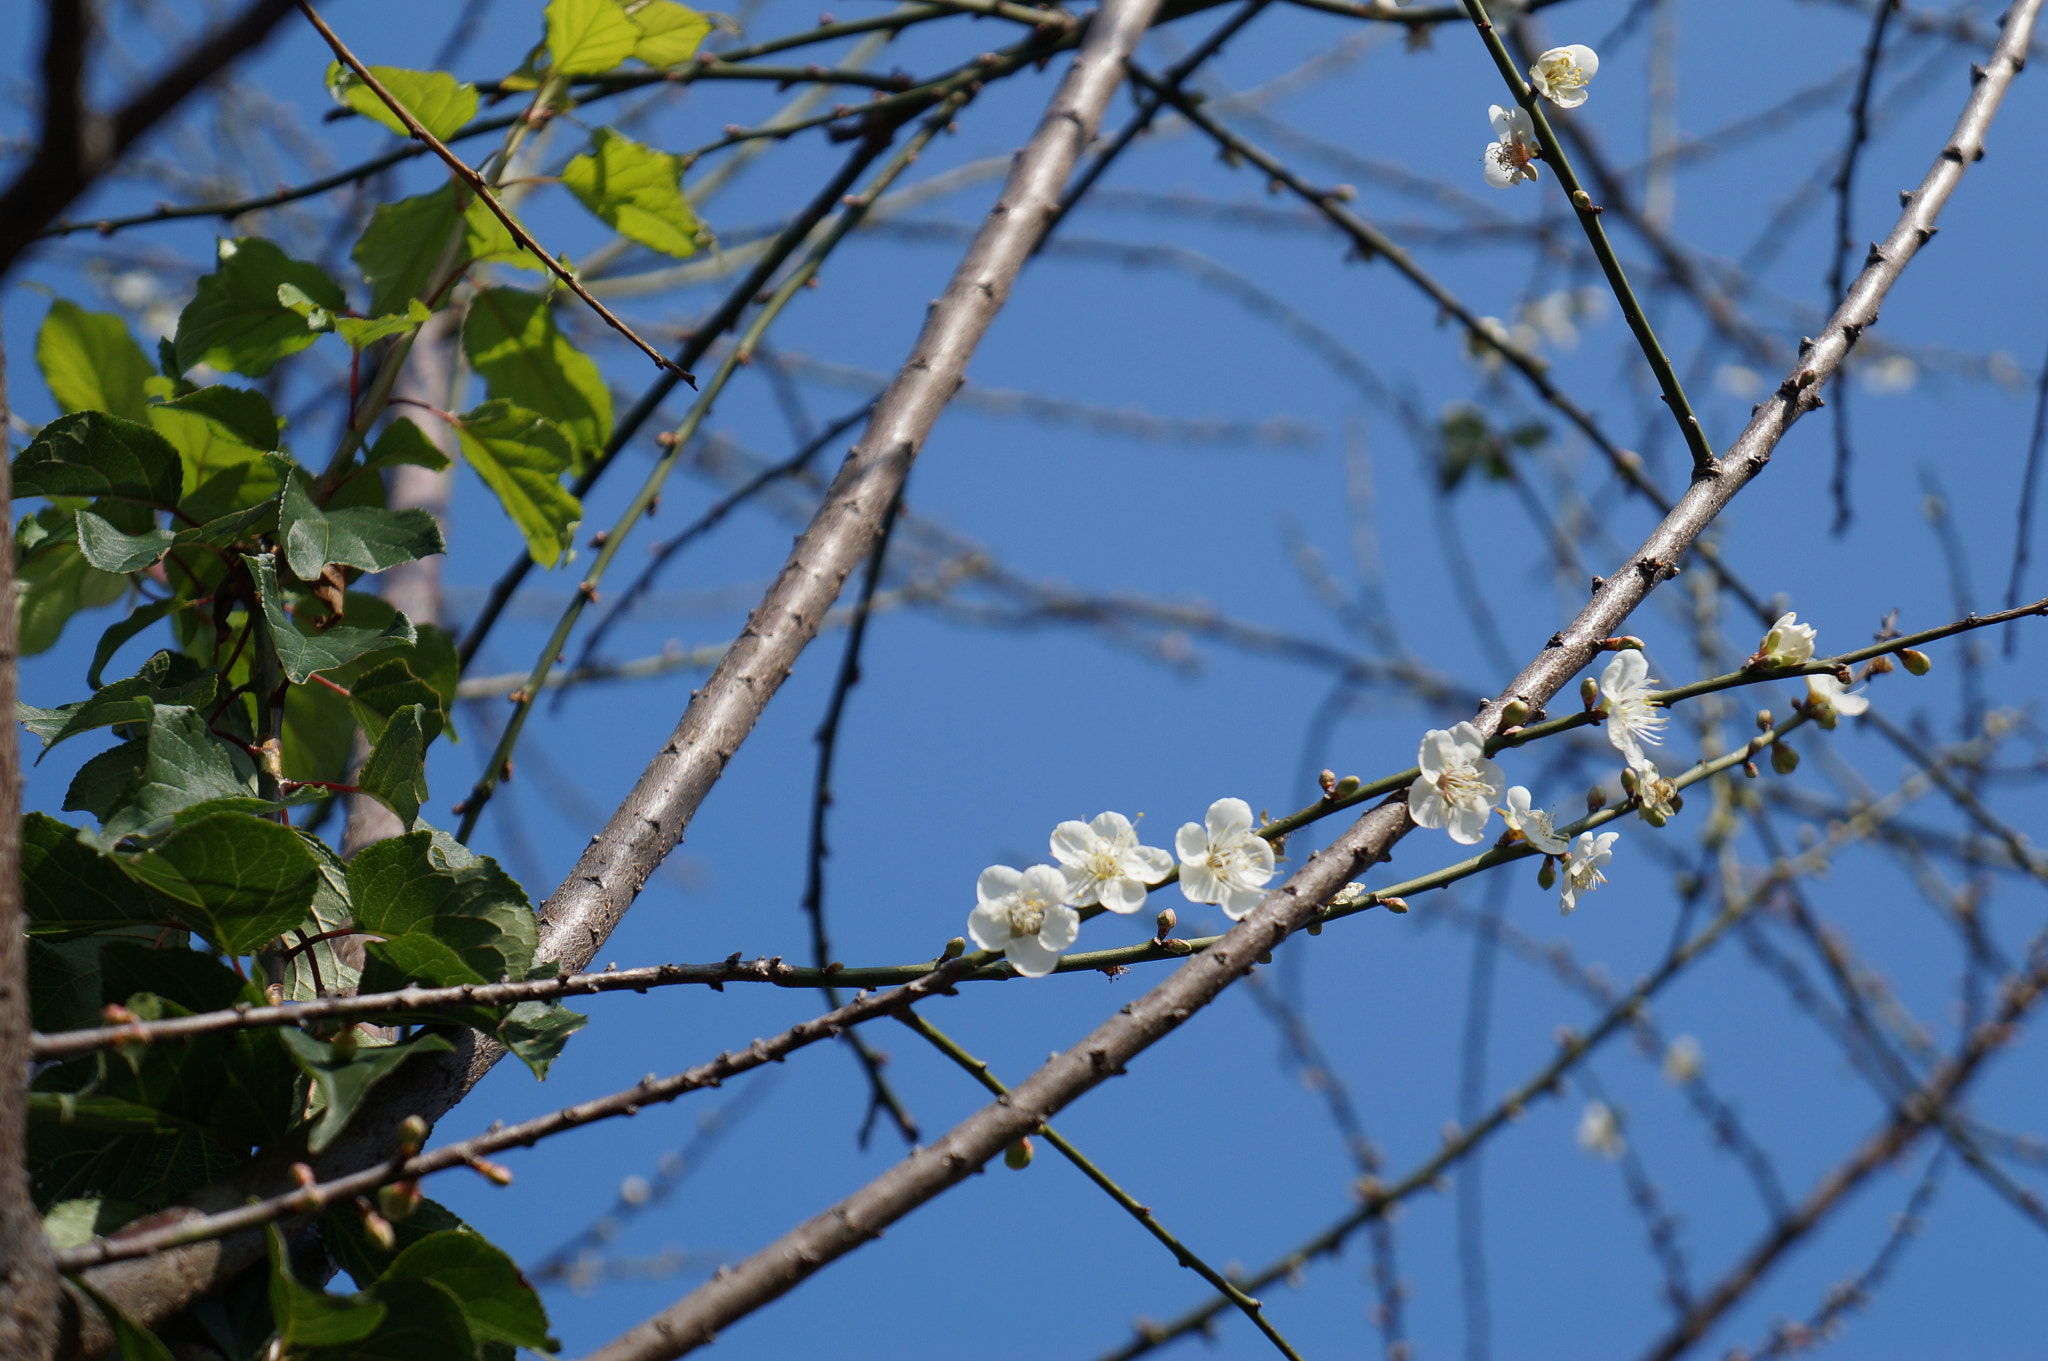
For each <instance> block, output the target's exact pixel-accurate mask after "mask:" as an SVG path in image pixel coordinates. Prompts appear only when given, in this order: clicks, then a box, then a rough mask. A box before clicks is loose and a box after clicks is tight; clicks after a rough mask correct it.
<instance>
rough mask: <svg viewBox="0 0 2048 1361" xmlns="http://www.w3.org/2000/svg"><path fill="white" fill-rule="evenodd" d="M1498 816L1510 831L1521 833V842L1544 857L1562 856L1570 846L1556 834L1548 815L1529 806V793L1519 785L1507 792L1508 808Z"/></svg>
mask: <svg viewBox="0 0 2048 1361" xmlns="http://www.w3.org/2000/svg"><path fill="white" fill-rule="evenodd" d="M1500 815H1501V817H1502V818H1504V819H1506V821H1507V824H1508V827H1509V829H1510V830H1512V831H1515V832H1519V833H1521V837H1522V840H1524V841H1526V842H1528V843H1529V844H1530V845H1531V846H1534V847H1535V848H1536V849H1537V850H1539V851H1541V852H1543V853H1544V854H1545V855H1563V854H1564V853H1565V850H1566V848H1567V847H1568V846H1569V844H1570V843H1568V842H1567V841H1566V840H1565V839H1564V838H1563V837H1561V836H1559V835H1558V834H1557V827H1556V825H1555V824H1554V823H1553V822H1552V821H1551V818H1550V814H1548V813H1546V812H1544V811H1543V810H1542V809H1541V808H1533V807H1531V806H1530V804H1529V791H1528V790H1526V789H1524V788H1522V786H1520V785H1516V786H1514V787H1513V788H1512V789H1510V790H1508V806H1507V807H1505V808H1503V809H1501V810H1500Z"/></svg>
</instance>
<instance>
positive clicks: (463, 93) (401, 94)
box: [327, 61, 476, 142]
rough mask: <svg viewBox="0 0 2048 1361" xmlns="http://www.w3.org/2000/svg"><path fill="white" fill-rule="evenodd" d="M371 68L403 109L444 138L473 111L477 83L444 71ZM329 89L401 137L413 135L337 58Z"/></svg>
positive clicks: (329, 73)
mask: <svg viewBox="0 0 2048 1361" xmlns="http://www.w3.org/2000/svg"><path fill="white" fill-rule="evenodd" d="M370 74H371V75H373V76H375V77H376V78H377V83H378V84H380V85H382V86H383V87H384V88H385V89H386V90H388V91H390V93H391V97H392V98H393V99H396V100H397V101H398V102H399V103H400V104H403V105H404V106H405V111H406V112H407V113H409V114H411V115H412V116H413V117H414V118H416V119H418V120H419V124H420V126H421V127H423V128H425V129H426V130H427V131H428V132H431V133H433V134H434V136H435V137H436V138H437V139H439V140H441V141H443V142H445V141H447V140H448V139H449V138H450V137H453V136H454V135H455V133H456V130H457V129H459V128H460V127H462V125H463V124H465V123H467V122H468V121H469V120H470V119H472V118H474V117H476V86H474V85H466V84H464V83H463V82H461V81H459V80H457V79H456V78H455V77H454V76H451V75H449V74H448V73H447V72H446V71H408V70H407V69H406V68H404V67H402V66H372V67H371V68H370ZM327 93H328V94H330V95H332V96H334V102H335V103H337V104H341V105H344V106H346V107H348V108H351V109H354V110H355V111H356V112H357V113H359V114H361V115H362V116H363V117H365V118H369V119H374V120H375V121H376V122H379V123H382V124H383V125H384V126H385V127H387V128H389V129H391V130H392V131H393V132H395V133H397V134H398V135H399V136H401V137H410V136H411V135H412V129H410V128H408V127H406V125H405V124H404V122H403V121H401V120H400V118H399V117H398V115H397V114H395V113H393V112H391V110H390V108H389V107H388V106H386V104H385V103H384V101H383V100H381V99H379V98H378V97H377V92H376V91H375V90H372V89H371V88H370V87H369V86H368V85H367V84H365V83H364V82H363V78H362V77H361V76H359V75H357V74H356V73H355V72H354V71H352V70H350V69H349V68H348V67H346V66H343V65H342V64H341V63H340V62H338V61H337V62H334V63H333V64H331V65H330V66H328V68H327Z"/></svg>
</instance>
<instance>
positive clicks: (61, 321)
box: [36, 298, 156, 421]
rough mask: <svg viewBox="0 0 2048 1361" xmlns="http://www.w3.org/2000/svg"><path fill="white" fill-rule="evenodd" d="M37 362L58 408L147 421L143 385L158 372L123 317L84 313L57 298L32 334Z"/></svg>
mask: <svg viewBox="0 0 2048 1361" xmlns="http://www.w3.org/2000/svg"><path fill="white" fill-rule="evenodd" d="M36 364H37V365H38V366H39V367H40V368H41V369H42V371H43V381H44V382H46V383H48V384H49V385H50V395H51V396H52V397H54V398H56V399H57V407H58V409H59V410H60V411H67V412H69V411H107V412H111V413H113V414H114V415H116V416H120V417H123V418H125V419H127V420H131V421H140V420H145V419H147V416H146V411H147V407H148V402H147V400H146V398H145V395H144V391H143V384H144V383H146V382H148V381H149V379H150V377H151V375H153V374H154V373H155V372H156V371H155V369H153V368H151V367H150V363H149V357H148V356H147V355H145V354H143V352H142V347H141V346H140V345H137V344H136V343H135V337H134V336H132V335H130V334H129V333H128V321H127V319H126V318H125V317H121V316H117V315H116V314H114V313H112V312H88V311H86V310H85V309H84V308H82V307H80V306H79V305H78V304H77V303H74V302H68V301H66V300H65V299H63V298H59V299H58V300H57V301H55V302H53V303H51V304H50V312H49V315H48V316H46V317H44V318H43V325H42V329H41V330H39V331H37V332H36Z"/></svg>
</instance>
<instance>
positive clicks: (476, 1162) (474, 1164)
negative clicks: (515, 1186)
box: [463, 1158, 512, 1186]
mask: <svg viewBox="0 0 2048 1361" xmlns="http://www.w3.org/2000/svg"><path fill="white" fill-rule="evenodd" d="M463 1161H465V1162H467V1163H468V1164H469V1169H470V1171H472V1172H474V1173H476V1174H477V1175H478V1176H479V1177H482V1178H483V1179H484V1180H485V1181H487V1182H489V1183H490V1184H491V1185H493V1186H510V1185H511V1184H512V1169H511V1168H509V1167H507V1166H505V1165H504V1164H503V1163H494V1162H492V1161H491V1160H490V1159H489V1158H465V1159H464V1160H463Z"/></svg>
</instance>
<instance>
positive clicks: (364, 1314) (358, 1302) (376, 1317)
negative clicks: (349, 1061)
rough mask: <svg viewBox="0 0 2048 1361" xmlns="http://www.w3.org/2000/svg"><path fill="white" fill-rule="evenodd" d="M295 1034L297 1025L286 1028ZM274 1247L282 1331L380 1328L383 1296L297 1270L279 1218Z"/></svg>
mask: <svg viewBox="0 0 2048 1361" xmlns="http://www.w3.org/2000/svg"><path fill="white" fill-rule="evenodd" d="M279 1033H280V1035H281V1036H282V1037H284V1038H285V1039H287V1040H289V1039H290V1038H291V1037H292V1036H294V1035H297V1034H298V1032H297V1031H281V1032H279ZM264 1240H265V1242H266V1244H267V1245H268V1247H269V1251H270V1317H271V1320H272V1321H273V1323H274V1324H275V1325H276V1328H277V1335H278V1336H279V1337H280V1338H282V1339H283V1340H284V1341H286V1342H289V1343H291V1344H292V1345H293V1346H294V1347H338V1346H344V1345H346V1344H348V1343H350V1342H358V1341H361V1340H362V1339H363V1338H366V1337H368V1336H369V1335H370V1334H371V1333H374V1332H376V1331H377V1328H378V1326H379V1325H380V1324H382V1323H383V1322H384V1317H385V1314H386V1313H387V1312H388V1309H387V1306H386V1305H385V1304H384V1303H383V1301H381V1300H375V1299H369V1298H366V1297H363V1296H357V1297H355V1298H353V1299H351V1298H348V1297H346V1296H342V1295H330V1294H328V1293H327V1292H326V1291H325V1290H321V1289H319V1288H317V1287H315V1286H310V1285H305V1284H302V1283H301V1282H300V1281H299V1280H298V1279H297V1278H295V1277H294V1276H293V1275H292V1267H291V1254H290V1253H289V1252H287V1251H286V1250H285V1246H284V1235H283V1234H282V1233H280V1232H279V1231H278V1228H277V1226H276V1225H275V1224H271V1225H268V1226H266V1227H265V1229H264Z"/></svg>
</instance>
